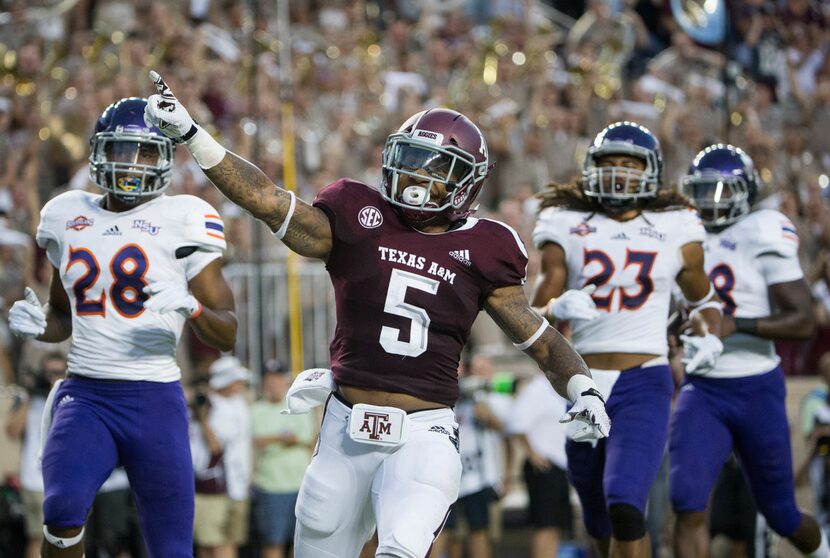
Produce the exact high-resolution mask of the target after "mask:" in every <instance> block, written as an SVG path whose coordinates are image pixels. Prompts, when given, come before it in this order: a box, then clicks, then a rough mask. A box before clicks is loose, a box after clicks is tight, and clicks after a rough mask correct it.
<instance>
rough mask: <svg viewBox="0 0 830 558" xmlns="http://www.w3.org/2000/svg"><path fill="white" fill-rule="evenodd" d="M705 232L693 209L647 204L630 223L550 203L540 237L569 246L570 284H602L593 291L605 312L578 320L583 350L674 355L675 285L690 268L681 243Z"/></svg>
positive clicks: (537, 240)
mask: <svg viewBox="0 0 830 558" xmlns="http://www.w3.org/2000/svg"><path fill="white" fill-rule="evenodd" d="M705 236H706V232H705V230H704V228H703V225H702V223H701V222H700V218H699V217H698V215H697V212H695V211H693V210H691V209H679V210H671V211H644V212H642V213H641V214H640V215H639V216H637V217H635V218H634V219H631V220H629V221H624V222H620V221H615V220H614V219H611V218H609V217H608V216H606V215H604V214H602V213H593V214H592V213H588V212H584V211H571V210H567V209H562V208H558V207H547V208H545V209H543V210H542V211H541V212H540V213H539V220H538V221H537V223H536V228H535V229H534V231H533V243H534V244H535V245H536V247H537V248H539V249H541V248H542V246H544V245H545V244H546V243H548V242H553V243H555V244H558V245H559V246H561V247H562V249H563V250H564V252H565V258H566V262H567V268H568V284H567V286H566V288H567V289H581V288H582V287H584V286H585V285H587V284H589V283H592V284H595V285H596V286H597V289H596V291H594V293H593V295H592V298H593V299H594V302H595V303H596V305H597V309H598V310H600V311H601V312H602V315H601V316H600V317H599V318H596V319H594V320H590V321H588V320H574V321H573V322H572V323H571V328H572V331H573V343H574V347H575V348H576V350H577V352H579V353H580V354H582V355H587V354H596V353H642V354H651V355H661V356H665V355H667V354H668V343H667V341H666V326H667V320H668V313H669V303H670V299H671V292H672V286H673V285H674V283H675V278H676V277H677V274H678V273H679V272H680V270H681V269H682V267H683V261H682V258H681V254H680V249H681V248H682V247H683V246H684V245H686V244H688V243H691V242H703V240H704V238H705Z"/></svg>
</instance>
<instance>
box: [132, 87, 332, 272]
mask: <svg viewBox="0 0 830 558" xmlns="http://www.w3.org/2000/svg"><path fill="white" fill-rule="evenodd" d="M150 79H151V80H152V82H153V84H154V85H155V87H156V91H157V92H158V93H157V94H156V95H150V97H148V98H147V105H146V106H145V108H144V122H145V124H147V126H154V127H158V129H159V130H160V131H161V132H162V133H163V134H164V135H166V136H167V137H169V138H171V139H172V140H173V141H175V142H177V143H183V144H184V145H185V146H186V147H187V149H188V151H190V154H191V155H192V156H193V159H194V160H195V161H196V163H198V165H199V167H201V169H202V170H203V171H204V173H205V174H206V175H207V177H208V178H210V180H211V182H213V184H214V185H215V186H216V187H217V188H219V190H220V191H221V192H222V193H223V194H225V195H226V196H227V197H228V198H229V199H230V200H231V201H232V202H233V203H235V204H236V205H238V206H239V207H241V208H243V209H245V210H247V211H249V212H250V213H251V215H253V216H254V217H256V218H257V219H259V220H260V221H262V222H264V223H265V224H266V225H268V226H269V227H270V228H271V230H272V231H275V232H278V236H279V237H280V238H281V239H282V241H283V242H284V243H285V244H286V245H287V246H288V247H289V248H291V249H292V250H294V251H295V252H297V253H298V254H300V255H302V256H307V257H310V258H320V259H321V260H327V259H328V256H329V252H331V243H332V236H331V227H330V224H329V220H328V217H327V216H326V214H325V213H324V212H323V211H322V210H321V209H317V208H316V207H312V206H310V205H309V204H307V203H305V202H303V201H301V200H296V202H295V206H294V211H293V213H292V211H291V202H292V197H293V196H292V194H291V193H289V192H288V191H286V190H283V189H282V188H279V187H278V186H277V185H276V184H274V183H273V182H272V181H271V180H270V179H269V178H268V177H267V176H265V173H263V172H262V171H261V170H260V169H259V168H257V167H256V166H255V165H253V164H251V163H249V162H248V161H246V160H245V159H243V158H242V157H239V156H238V155H235V154H233V153H231V152H230V151H227V150H226V149H225V148H224V147H222V146H221V145H219V143H218V142H217V141H216V140H215V139H213V138H212V137H211V136H210V134H209V133H208V132H207V131H205V130H204V129H203V128H201V127H200V126H199V125H197V124H196V122H194V120H193V118H191V117H190V114H188V112H187V109H186V108H184V106H183V105H182V104H181V103H180V102H179V100H178V99H176V96H175V95H173V92H172V91H171V90H170V88H169V87H168V86H167V84H166V83H164V80H163V79H161V76H160V75H158V74H157V73H156V72H154V71H151V72H150ZM286 218H288V219H289V222H288V224H287V228H285V229H283V228H282V227H283V224H284V222H285V220H286Z"/></svg>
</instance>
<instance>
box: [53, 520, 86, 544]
mask: <svg viewBox="0 0 830 558" xmlns="http://www.w3.org/2000/svg"><path fill="white" fill-rule="evenodd" d="M43 538H45V539H46V542H48V543H49V544H51V545H52V546H54V547H56V548H69V547H71V546H75V545H76V544H80V542H81V541H82V540H83V538H84V528H83V527H81V532H80V533H78V534H77V535H75V536H74V537H56V536H55V535H53V534H52V533H50V532H49V528H48V527H47V526H46V525H44V526H43Z"/></svg>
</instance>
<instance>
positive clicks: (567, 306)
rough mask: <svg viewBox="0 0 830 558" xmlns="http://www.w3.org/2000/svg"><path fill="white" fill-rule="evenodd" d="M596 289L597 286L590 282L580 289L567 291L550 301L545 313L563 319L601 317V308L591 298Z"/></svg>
mask: <svg viewBox="0 0 830 558" xmlns="http://www.w3.org/2000/svg"><path fill="white" fill-rule="evenodd" d="M595 290H597V286H596V285H594V284H593V283H589V284H588V285H585V286H584V287H582V288H581V289H579V290H576V289H571V290H569V291H565V292H564V293H562V295H561V296H560V297H559V298H553V299H551V300H550V302H548V305H547V308H546V312H545V314H546V315H547V316H550V317H552V318H554V319H556V320H561V321H567V320H593V319H596V318H599V316H600V313H599V310H597V305H596V303H595V302H594V299H593V298H591V293H593V292H594V291H595Z"/></svg>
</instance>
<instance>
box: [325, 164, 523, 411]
mask: <svg viewBox="0 0 830 558" xmlns="http://www.w3.org/2000/svg"><path fill="white" fill-rule="evenodd" d="M314 205H315V206H316V207H319V208H320V209H322V210H323V211H324V212H325V213H326V215H327V216H328V218H329V223H330V225H331V230H332V248H331V252H330V253H329V258H328V261H327V263H326V268H327V269H328V271H329V275H330V277H331V281H332V285H333V286H334V296H335V303H336V307H337V327H336V330H335V334H334V339H333V340H332V342H331V368H332V371H333V373H334V378H335V381H336V382H337V383H338V384H341V385H349V386H355V387H361V388H367V389H376V390H381V391H388V392H393V393H406V394H409V395H412V396H415V397H418V398H420V399H424V400H426V401H435V402H438V403H442V404H445V405H454V404H455V401H456V399H457V398H458V361H459V358H460V355H461V349H462V348H463V346H464V344H465V343H466V341H467V338H468V337H469V334H470V328H471V326H472V323H473V321H474V320H475V318H476V316H477V315H478V312H479V311H480V310H481V309H482V307H483V305H484V301H485V300H486V299H487V297H488V296H489V295H490V293H492V291H493V290H494V289H497V288H499V287H506V286H512V285H522V284H523V283H524V281H525V273H526V268H527V252H526V250H525V248H524V245H523V243H522V241H521V240H520V239H519V237H518V235H517V234H516V232H515V231H514V230H513V229H512V228H510V227H508V226H507V225H505V224H503V223H500V222H498V221H492V220H489V219H476V218H468V219H467V220H466V221H465V222H464V224H463V225H461V226H459V227H458V228H456V229H454V230H451V231H448V232H444V233H438V234H424V233H421V232H418V231H416V230H415V229H412V228H411V227H409V226H408V225H406V224H405V223H404V222H403V221H401V219H400V218H399V217H398V214H397V213H396V212H395V211H394V210H393V209H392V208H391V207H390V205H389V204H388V203H387V202H386V201H385V200H384V199H383V198H382V197H381V195H380V193H379V192H378V191H377V190H376V189H374V188H371V187H369V186H367V185H365V184H362V183H359V182H354V181H349V180H340V181H338V182H335V183H333V184H331V185H329V186H327V187H326V188H324V189H323V190H321V191H320V193H319V194H318V195H317V199H316V200H315V201H314Z"/></svg>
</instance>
